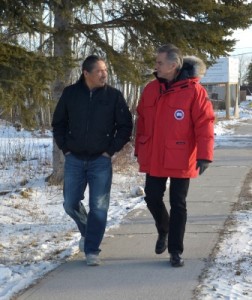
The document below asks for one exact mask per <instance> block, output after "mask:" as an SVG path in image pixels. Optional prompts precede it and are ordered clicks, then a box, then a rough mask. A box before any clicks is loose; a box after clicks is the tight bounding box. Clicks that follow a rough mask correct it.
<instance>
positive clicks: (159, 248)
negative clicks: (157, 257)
mask: <svg viewBox="0 0 252 300" xmlns="http://www.w3.org/2000/svg"><path fill="white" fill-rule="evenodd" d="M167 244H168V234H167V233H161V234H159V235H158V239H157V242H156V248H155V252H156V254H161V253H163V252H164V251H165V250H166V248H167Z"/></svg>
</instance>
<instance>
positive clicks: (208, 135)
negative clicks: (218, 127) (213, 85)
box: [192, 85, 215, 162]
mask: <svg viewBox="0 0 252 300" xmlns="http://www.w3.org/2000/svg"><path fill="white" fill-rule="evenodd" d="M192 119H193V123H194V133H195V139H196V145H197V157H196V158H197V160H207V161H210V162H211V161H212V160H213V149H214V119H215V117H214V111H213V106H212V103H211V101H210V100H209V98H208V95H207V92H206V90H205V89H204V88H203V87H202V86H201V85H198V87H197V88H196V94H195V100H194V104H193V106H192Z"/></svg>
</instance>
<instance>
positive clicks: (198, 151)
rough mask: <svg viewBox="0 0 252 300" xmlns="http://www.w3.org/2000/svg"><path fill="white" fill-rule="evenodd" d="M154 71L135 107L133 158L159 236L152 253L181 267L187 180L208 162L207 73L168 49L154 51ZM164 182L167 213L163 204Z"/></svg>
mask: <svg viewBox="0 0 252 300" xmlns="http://www.w3.org/2000/svg"><path fill="white" fill-rule="evenodd" d="M155 69H156V71H155V73H154V75H155V76H156V79H155V80H153V81H151V82H150V83H148V84H147V86H146V87H145V88H144V90H143V93H142V95H141V99H140V102H139V104H138V107H137V113H138V119H137V130H136V145H135V155H136V156H137V159H138V163H139V166H140V172H144V173H146V182H145V201H146V203H147V207H148V209H149V210H150V212H151V214H152V216H153V218H154V220H155V224H156V227H157V231H158V239H157V242H156V248H155V252H156V253H157V254H161V253H163V252H164V251H165V250H166V248H167V246H168V252H169V253H170V262H171V265H172V266H173V267H180V266H183V265H184V261H183V259H182V258H181V254H182V253H183V250H184V245H183V240H184V233H185V226H186V220H187V209H186V197H187V193H188V188H189V183H190V178H194V177H197V176H198V174H202V173H203V172H204V171H205V169H206V168H207V167H208V165H209V163H210V162H212V160H213V147H214V112H213V108H212V104H211V102H210V101H209V98H208V95H207V92H206V90H205V89H204V88H203V87H202V85H200V83H199V79H200V77H202V76H203V75H204V73H205V71H206V66H205V64H204V63H203V61H202V60H201V59H199V58H197V57H194V56H188V57H183V56H182V54H181V51H180V50H179V49H178V48H177V47H175V46H174V45H172V44H167V45H164V46H161V47H160V48H159V49H158V50H157V56H156V66H155ZM168 177H169V178H170V189H169V197H170V208H171V209H170V214H169V213H168V212H167V209H166V207H165V204H164V202H163V197H164V193H165V190H166V182H167V179H168Z"/></svg>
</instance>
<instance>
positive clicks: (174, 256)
mask: <svg viewBox="0 0 252 300" xmlns="http://www.w3.org/2000/svg"><path fill="white" fill-rule="evenodd" d="M170 262H171V265H172V267H183V265H184V261H183V259H182V258H181V257H180V255H179V254H178V253H177V252H174V253H171V257H170Z"/></svg>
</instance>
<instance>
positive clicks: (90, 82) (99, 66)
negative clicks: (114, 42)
mask: <svg viewBox="0 0 252 300" xmlns="http://www.w3.org/2000/svg"><path fill="white" fill-rule="evenodd" d="M83 74H84V77H85V81H86V84H87V86H88V87H89V88H90V89H94V88H99V87H103V86H104V85H105V84H106V82H107V78H108V71H107V67H106V64H105V62H104V61H102V60H99V61H98V62H97V63H96V64H95V65H94V67H93V69H92V71H91V72H87V71H86V70H84V71H83Z"/></svg>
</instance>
